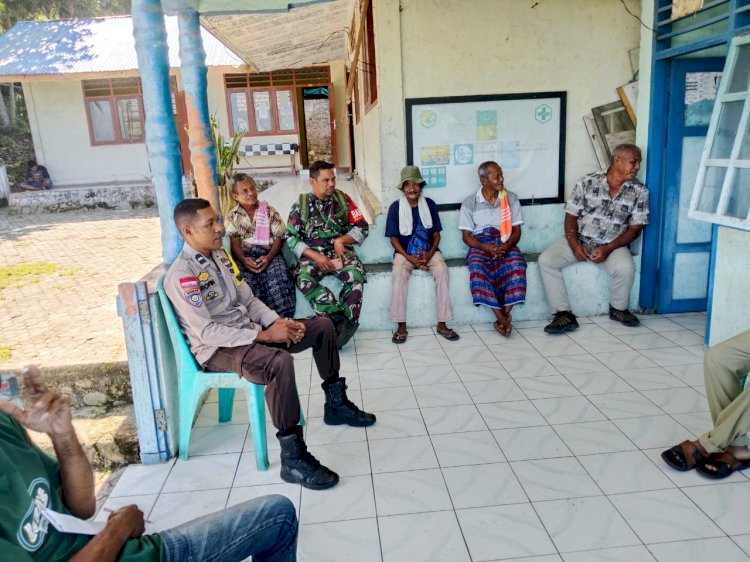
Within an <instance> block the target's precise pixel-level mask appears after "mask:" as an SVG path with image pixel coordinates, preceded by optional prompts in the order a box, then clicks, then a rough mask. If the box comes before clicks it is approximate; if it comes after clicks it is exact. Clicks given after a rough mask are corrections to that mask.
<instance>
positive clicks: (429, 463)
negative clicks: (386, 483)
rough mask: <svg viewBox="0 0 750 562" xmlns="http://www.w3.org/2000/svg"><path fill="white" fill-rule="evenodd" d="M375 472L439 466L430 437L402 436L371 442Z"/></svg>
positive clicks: (373, 470) (371, 455)
mask: <svg viewBox="0 0 750 562" xmlns="http://www.w3.org/2000/svg"><path fill="white" fill-rule="evenodd" d="M370 462H371V464H372V472H373V474H378V473H380V472H399V471H404V470H420V469H426V468H438V462H437V457H435V452H434V451H433V449H432V441H430V438H429V437H400V438H397V439H380V440H378V441H371V442H370Z"/></svg>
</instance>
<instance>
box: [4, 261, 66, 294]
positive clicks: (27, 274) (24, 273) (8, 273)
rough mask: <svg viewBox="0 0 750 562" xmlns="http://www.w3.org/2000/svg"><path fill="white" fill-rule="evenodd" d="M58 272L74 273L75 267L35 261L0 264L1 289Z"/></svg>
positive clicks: (30, 281)
mask: <svg viewBox="0 0 750 562" xmlns="http://www.w3.org/2000/svg"><path fill="white" fill-rule="evenodd" d="M50 273H57V274H59V275H66V276H68V275H73V274H75V269H73V268H62V267H60V266H59V265H57V264H56V263H50V262H47V261H34V262H29V263H21V264H17V265H4V266H0V289H7V288H8V287H20V286H22V285H28V284H29V283H36V282H37V281H39V280H40V277H41V276H42V275H48V274H50Z"/></svg>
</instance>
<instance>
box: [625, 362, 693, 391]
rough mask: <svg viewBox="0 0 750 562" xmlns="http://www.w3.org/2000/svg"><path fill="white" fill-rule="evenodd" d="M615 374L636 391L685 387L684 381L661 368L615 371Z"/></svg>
mask: <svg viewBox="0 0 750 562" xmlns="http://www.w3.org/2000/svg"><path fill="white" fill-rule="evenodd" d="M617 374H618V375H619V376H620V377H622V379H623V380H624V381H626V382H627V383H628V384H629V385H630V386H632V387H633V388H635V389H636V390H659V389H663V388H678V387H684V386H685V381H683V380H680V379H678V378H677V377H675V376H674V375H672V374H670V373H669V372H667V371H666V370H665V369H664V368H663V367H652V368H651V369H632V370H629V371H617Z"/></svg>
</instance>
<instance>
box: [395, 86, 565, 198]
mask: <svg viewBox="0 0 750 562" xmlns="http://www.w3.org/2000/svg"><path fill="white" fill-rule="evenodd" d="M405 101H406V152H407V154H406V160H407V164H416V165H417V166H419V167H420V170H421V171H422V176H423V177H424V179H425V180H426V181H427V185H426V186H425V191H424V194H425V195H426V196H427V197H430V198H431V199H433V200H434V201H435V202H436V203H437V204H438V205H439V206H440V208H442V209H451V208H458V206H459V205H460V204H461V202H462V201H463V200H464V199H465V198H466V197H468V196H469V195H471V194H472V193H474V192H475V191H476V190H477V189H479V187H480V183H479V176H478V175H477V168H478V167H479V164H481V163H482V162H485V161H487V160H494V161H495V162H497V163H498V164H500V166H501V167H502V169H503V175H504V178H505V186H506V187H507V188H508V189H510V190H511V191H513V192H515V193H516V194H517V195H518V197H519V198H520V199H521V203H523V204H536V203H560V202H562V201H563V194H564V178H565V169H564V168H565V92H542V93H530V94H497V95H482V96H456V97H442V98H411V99H407V100H405Z"/></svg>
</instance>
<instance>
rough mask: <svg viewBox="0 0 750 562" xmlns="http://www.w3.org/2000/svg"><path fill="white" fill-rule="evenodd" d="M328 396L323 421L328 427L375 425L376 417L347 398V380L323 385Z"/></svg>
mask: <svg viewBox="0 0 750 562" xmlns="http://www.w3.org/2000/svg"><path fill="white" fill-rule="evenodd" d="M322 387H323V392H325V394H326V403H325V414H324V416H323V421H324V422H325V423H326V424H328V425H341V424H346V425H351V426H354V427H366V426H368V425H372V424H374V423H375V416H374V415H373V414H368V413H367V412H363V411H362V410H360V409H359V408H357V406H356V405H355V404H354V403H352V402H351V401H350V400H349V399H348V398H347V397H346V379H343V378H342V379H339V380H337V381H336V382H333V383H325V382H324V383H323V384H322Z"/></svg>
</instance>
